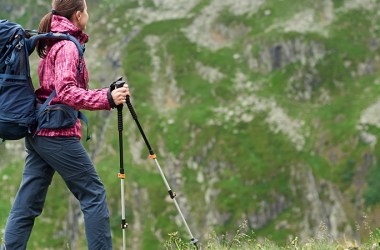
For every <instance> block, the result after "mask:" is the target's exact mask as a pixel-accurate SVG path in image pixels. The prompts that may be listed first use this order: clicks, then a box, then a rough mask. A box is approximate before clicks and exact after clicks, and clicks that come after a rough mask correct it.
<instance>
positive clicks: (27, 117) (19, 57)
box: [0, 20, 88, 140]
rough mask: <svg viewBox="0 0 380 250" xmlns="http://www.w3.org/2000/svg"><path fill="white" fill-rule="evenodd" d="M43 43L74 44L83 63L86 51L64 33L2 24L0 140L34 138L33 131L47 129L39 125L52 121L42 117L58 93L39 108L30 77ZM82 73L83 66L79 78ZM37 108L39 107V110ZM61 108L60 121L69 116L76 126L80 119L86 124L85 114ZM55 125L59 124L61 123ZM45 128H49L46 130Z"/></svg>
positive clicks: (8, 23) (75, 40)
mask: <svg viewBox="0 0 380 250" xmlns="http://www.w3.org/2000/svg"><path fill="white" fill-rule="evenodd" d="M40 39H49V40H70V41H72V42H74V43H75V45H76V46H77V48H78V52H79V62H81V61H82V60H81V59H82V57H83V53H84V48H83V47H82V46H81V45H80V43H79V42H78V40H77V39H76V38H75V37H73V36H71V35H69V34H62V33H52V32H49V33H38V32H36V31H30V30H24V29H23V28H22V26H21V25H19V24H17V23H12V22H9V21H7V20H0V139H2V140H18V139H21V138H23V137H25V136H27V135H31V134H32V133H33V132H34V131H37V132H38V131H39V130H40V129H41V128H44V126H43V125H42V124H38V121H40V122H41V121H42V120H43V119H45V120H46V119H49V116H47V117H46V116H45V117H43V115H44V114H46V112H44V111H45V110H46V108H47V107H48V103H49V102H50V100H51V99H52V98H53V97H54V96H55V90H54V91H53V92H52V93H51V95H50V96H49V98H48V99H47V100H46V101H45V102H44V103H43V104H42V105H41V104H39V100H38V99H37V96H36V95H35V93H34V87H33V84H32V80H31V77H30V66H29V55H30V54H32V53H33V51H34V49H35V47H36V44H37V42H38V41H39V40H40ZM80 69H81V63H79V67H78V74H77V76H79V73H80ZM37 104H39V106H40V107H39V109H37ZM58 106H59V107H60V108H61V109H64V110H65V112H61V113H58V114H57V116H54V117H57V119H63V120H67V119H70V117H66V114H71V116H74V117H71V119H74V124H75V121H76V118H77V117H78V118H80V119H82V120H83V121H84V122H85V123H86V124H87V119H86V117H85V116H84V115H83V113H81V112H79V111H75V110H74V109H73V108H71V107H69V106H66V105H63V104H59V105H58ZM48 113H49V112H48ZM55 122H56V123H58V124H60V122H61V121H55ZM71 123H72V122H71ZM69 125H70V126H71V124H69ZM87 125H88V124H87ZM45 128H50V127H48V126H47V127H46V126H45ZM60 128H62V127H60Z"/></svg>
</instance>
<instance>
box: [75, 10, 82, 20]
mask: <svg viewBox="0 0 380 250" xmlns="http://www.w3.org/2000/svg"><path fill="white" fill-rule="evenodd" d="M81 16H82V13H81V12H80V11H79V10H78V11H76V12H75V18H76V20H78V21H80V18H81Z"/></svg>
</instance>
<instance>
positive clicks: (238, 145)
mask: <svg viewBox="0 0 380 250" xmlns="http://www.w3.org/2000/svg"><path fill="white" fill-rule="evenodd" d="M45 2H46V3H45ZM45 2H44V3H42V2H41V1H32V0H28V1H19V0H13V1H10V0H5V1H2V2H1V3H0V16H1V18H2V19H3V18H5V19H9V20H12V21H15V22H19V23H21V24H22V25H23V26H24V27H27V28H36V27H37V26H38V23H39V19H40V17H42V15H43V14H45V13H47V12H48V11H49V10H50V9H51V8H50V6H49V1H45ZM88 5H89V14H90V23H89V25H88V31H87V32H88V33H89V35H90V41H89V43H88V45H87V47H86V53H85V58H86V62H87V65H88V67H89V70H90V86H91V87H92V88H97V87H105V86H108V84H109V83H110V82H111V81H112V80H114V79H115V78H116V76H118V75H123V76H127V78H128V81H129V85H130V87H131V91H132V93H133V96H132V98H131V100H132V103H133V105H134V107H135V109H136V112H137V114H138V117H139V120H140V122H141V124H142V126H143V128H144V130H145V132H146V134H147V136H148V139H149V141H150V142H151V144H152V147H153V148H154V150H155V152H156V154H157V157H158V158H157V159H158V161H159V162H160V164H161V167H162V168H163V171H164V173H165V174H166V177H167V179H168V181H169V183H170V185H171V186H172V188H173V190H174V191H175V192H176V193H177V195H178V196H177V201H178V203H179V204H180V206H181V209H183V212H184V215H185V217H186V219H187V221H188V223H189V226H190V228H191V229H192V231H193V234H194V236H195V237H196V238H198V239H199V240H200V241H201V242H202V241H207V239H208V235H209V234H210V233H211V232H215V233H216V234H217V235H222V234H224V233H230V234H233V233H234V231H235V230H236V228H237V227H238V226H239V225H241V224H242V223H243V221H247V226H248V228H249V230H251V231H253V232H254V233H255V236H256V237H257V238H258V239H264V238H266V239H269V240H272V241H274V242H276V244H279V245H281V244H286V243H288V242H289V240H291V239H294V237H296V236H297V237H298V238H299V239H300V241H306V240H307V239H309V238H311V237H315V235H316V234H318V232H320V228H321V226H323V227H324V228H325V229H326V231H327V235H328V238H329V239H331V240H339V239H343V238H349V239H352V241H354V240H356V241H358V242H360V241H365V240H367V238H368V237H369V234H368V230H369V228H371V230H376V229H377V227H378V225H380V224H379V223H380V221H379V218H380V217H379V212H380V210H379V206H378V204H379V202H380V193H379V192H378V190H379V184H378V183H379V182H378V179H379V178H378V177H379V176H380V166H379V163H378V160H377V157H378V152H379V145H378V143H377V140H378V137H379V136H380V129H379V128H380V120H379V118H378V114H379V112H380V99H379V97H380V94H379V90H380V71H379V70H380V57H379V51H380V40H379V37H380V36H379V35H380V15H379V11H378V9H379V7H380V2H379V1H377V0H345V1H344V0H321V1H311V0H293V1H285V0H268V1H264V0H255V1H250V0H240V1H236V0H224V1H218V0H194V1H185V0H177V1H171V0H161V1H159V0H135V1H131V0H129V1H122V0H113V1H110V0H104V1H99V0H93V1H89V2H88ZM31 60H32V61H33V67H34V69H35V68H36V63H37V58H36V56H35V55H34V56H33V57H32V58H31ZM33 74H34V78H35V81H34V83H35V85H36V86H37V79H36V75H35V74H36V72H35V70H34V72H33ZM86 115H87V117H88V118H89V120H90V127H91V131H92V134H93V139H92V140H91V141H89V142H83V144H84V145H85V147H86V148H87V149H88V152H89V153H90V155H91V157H92V159H93V160H94V162H95V164H96V167H97V170H98V172H99V175H100V177H101V179H102V181H103V182H104V184H105V186H106V189H107V195H108V202H109V207H110V211H111V216H112V218H111V226H112V230H113V244H114V246H115V249H118V246H120V245H121V241H122V237H121V230H120V228H119V227H120V218H121V212H120V211H121V209H120V183H119V179H118V178H117V173H118V166H119V165H118V164H119V163H118V137H117V135H118V132H117V120H116V119H117V118H116V111H115V110H113V111H112V112H106V111H98V112H88V111H87V112H86ZM124 143H125V145H124V147H125V151H124V157H125V168H126V174H127V179H126V192H127V193H126V200H125V203H126V208H127V221H128V223H129V225H130V226H129V229H128V230H127V237H128V246H129V248H130V249H159V248H160V247H163V242H164V241H165V240H167V239H168V238H169V235H168V234H169V233H172V232H175V231H178V232H179V235H180V237H181V238H182V239H183V240H184V241H188V240H189V237H188V234H187V231H186V229H185V227H184V225H183V224H182V221H181V219H180V217H179V215H178V213H177V210H176V208H175V206H174V204H173V203H172V201H171V200H170V198H169V197H168V195H167V190H166V187H165V185H164V183H163V182H162V180H161V177H160V174H159V172H158V171H157V169H156V166H155V164H154V162H152V161H151V160H150V159H149V157H148V156H149V152H148V151H147V150H146V148H145V145H144V142H143V140H142V138H141V136H140V134H139V131H138V129H137V127H136V125H135V124H134V121H133V119H132V118H131V116H130V114H129V112H128V109H127V108H126V107H125V108H124ZM23 154H24V149H23V142H22V141H16V142H12V141H7V142H6V143H4V144H2V145H0V157H1V159H2V160H1V162H0V193H1V195H0V230H3V228H4V227H5V222H6V218H7V215H8V212H9V209H10V207H11V204H12V201H13V198H14V196H15V194H16V191H17V187H18V185H19V182H20V180H21V173H22V166H23V161H24V155H23ZM1 232H2V233H3V231H1ZM46 236H48V237H46ZM29 246H30V248H31V249H61V248H62V247H66V246H67V247H68V248H71V249H74V248H75V247H76V248H77V249H85V246H86V242H85V236H84V232H83V219H82V217H81V214H80V210H79V208H78V204H77V203H76V201H75V200H74V199H73V197H72V196H71V195H70V193H69V191H68V190H67V189H66V187H65V185H64V183H63V181H62V180H61V179H60V177H59V176H58V175H57V176H55V179H54V181H53V184H52V186H51V188H50V191H49V194H48V198H47V202H46V205H45V209H44V211H43V214H42V216H41V217H40V218H39V219H38V220H37V221H36V225H35V228H34V230H33V234H32V236H31V240H30V242H29Z"/></svg>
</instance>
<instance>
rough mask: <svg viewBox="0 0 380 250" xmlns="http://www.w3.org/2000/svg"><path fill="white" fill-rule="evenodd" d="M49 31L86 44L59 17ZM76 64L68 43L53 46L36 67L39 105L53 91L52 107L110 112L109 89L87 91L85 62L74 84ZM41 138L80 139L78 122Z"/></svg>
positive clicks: (72, 46)
mask: <svg viewBox="0 0 380 250" xmlns="http://www.w3.org/2000/svg"><path fill="white" fill-rule="evenodd" d="M51 31H53V32H61V33H69V34H70V35H72V36H74V37H76V38H77V39H78V40H79V42H80V43H81V44H84V43H86V42H87V40H88V36H87V35H86V34H85V33H84V32H82V31H81V30H80V29H78V28H77V27H76V26H75V25H74V24H73V23H71V22H70V21H69V20H68V19H66V18H65V17H62V16H57V15H53V17H52V22H51ZM78 63H79V55H78V49H77V47H76V46H75V44H74V43H73V42H71V41H66V40H61V41H59V42H56V43H55V44H54V45H53V46H52V47H51V49H50V50H49V51H48V52H47V55H46V58H43V59H41V60H40V63H39V65H38V78H39V82H40V88H39V89H37V90H36V94H37V97H38V99H39V100H40V101H42V102H43V101H45V100H46V99H47V98H48V96H49V95H50V93H51V92H52V91H53V90H54V89H56V96H55V97H54V98H53V100H52V101H51V104H55V103H62V104H66V105H69V106H71V107H73V108H74V109H76V110H80V109H86V110H110V109H111V106H110V103H109V101H108V98H109V93H108V88H104V89H94V90H89V89H88V71H87V68H86V64H85V61H84V59H82V70H81V74H80V76H79V80H78V81H77V68H78ZM38 135H41V136H74V137H77V138H79V139H80V138H81V137H82V132H81V122H80V120H79V119H77V122H76V124H75V126H74V127H72V128H67V129H54V130H52V129H41V131H40V132H39V133H38Z"/></svg>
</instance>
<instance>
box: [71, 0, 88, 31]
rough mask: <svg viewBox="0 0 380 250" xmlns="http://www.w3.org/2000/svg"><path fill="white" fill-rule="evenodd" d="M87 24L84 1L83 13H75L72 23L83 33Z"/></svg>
mask: <svg viewBox="0 0 380 250" xmlns="http://www.w3.org/2000/svg"><path fill="white" fill-rule="evenodd" d="M87 22H88V13H87V4H86V1H84V9H83V11H77V12H76V13H75V14H74V21H73V23H74V24H75V26H77V27H78V28H79V29H81V30H83V31H84V30H86V27H87Z"/></svg>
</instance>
